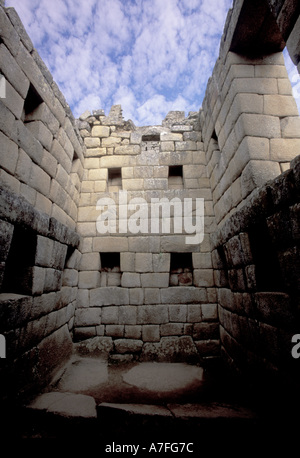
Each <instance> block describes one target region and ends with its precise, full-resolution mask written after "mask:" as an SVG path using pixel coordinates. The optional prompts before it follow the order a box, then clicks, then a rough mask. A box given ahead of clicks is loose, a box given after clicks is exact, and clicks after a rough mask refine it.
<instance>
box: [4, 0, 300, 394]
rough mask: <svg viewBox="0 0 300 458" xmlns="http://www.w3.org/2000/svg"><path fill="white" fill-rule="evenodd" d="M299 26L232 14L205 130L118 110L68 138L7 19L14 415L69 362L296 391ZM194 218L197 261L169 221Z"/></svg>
mask: <svg viewBox="0 0 300 458" xmlns="http://www.w3.org/2000/svg"><path fill="white" fill-rule="evenodd" d="M299 17H300V11H299V6H298V2H294V1H292V0H264V1H261V0H236V1H234V4H233V8H232V9H231V10H230V11H229V12H228V17H227V21H226V25H225V29H224V34H223V37H222V39H221V43H220V55H219V58H218V60H217V62H216V65H215V68H214V70H213V73H212V76H211V78H210V79H209V81H208V85H207V90H206V94H205V98H204V100H203V104H202V107H201V109H200V110H199V112H190V113H189V114H188V115H187V116H185V113H183V112H180V111H173V112H170V113H168V114H167V115H166V117H165V119H164V120H163V121H162V124H161V125H160V126H145V127H137V126H135V125H134V124H133V122H132V121H130V120H124V118H123V115H122V109H121V106H119V105H115V106H113V107H112V108H111V110H110V112H109V113H107V114H105V112H104V111H103V110H102V109H99V110H96V111H93V112H92V113H90V112H89V111H86V112H85V113H83V114H82V115H81V116H80V119H78V120H75V119H74V117H73V115H72V112H71V110H70V108H69V106H68V104H67V102H66V100H65V98H64V96H63V94H62V93H61V92H60V91H59V89H58V86H57V85H56V83H55V82H54V81H53V78H52V76H51V74H50V72H49V70H48V69H47V68H46V66H45V64H44V62H43V61H42V60H41V58H40V57H39V55H38V53H37V51H36V50H35V49H34V47H33V44H32V42H31V40H30V37H29V36H28V35H27V33H26V31H25V30H24V27H23V25H22V23H21V21H20V19H19V17H18V15H17V13H16V11H15V10H14V9H13V8H5V5H4V2H3V1H1V2H0V31H1V37H0V77H1V78H2V80H3V78H4V79H5V87H6V97H3V98H0V238H1V244H0V288H1V291H0V334H1V342H2V341H3V339H5V343H6V358H1V366H0V380H1V382H0V384H1V396H2V397H3V398H7V397H9V396H10V395H12V396H14V395H15V394H16V393H18V394H19V395H21V394H23V393H28V392H30V391H32V390H33V391H34V390H37V389H39V388H40V387H43V386H45V385H46V384H47V383H48V382H49V380H51V378H52V377H53V375H54V374H55V373H56V372H57V371H58V370H59V369H60V368H61V366H62V365H63V364H64V363H65V361H66V360H68V359H69V358H70V356H71V355H72V352H73V350H74V348H75V347H76V346H80V347H81V348H89V349H93V348H94V349H95V348H96V349H98V350H101V351H105V352H106V353H107V354H109V356H110V358H111V360H113V361H133V360H134V361H137V360H139V361H149V360H150V361H175V362H176V361H188V362H197V363H198V362H202V363H209V362H210V361H219V360H222V361H224V362H225V364H226V366H228V367H231V368H233V369H234V370H235V371H236V372H239V373H241V374H244V373H246V374H249V373H251V374H253V375H254V376H255V375H256V376H257V377H258V378H259V377H260V376H261V374H265V373H268V374H273V375H274V374H283V376H287V377H288V378H291V379H295V378H297V374H298V373H299V370H298V369H297V367H296V366H295V364H296V362H297V361H295V360H293V359H292V357H291V348H292V344H291V339H292V336H293V335H294V334H297V333H299V332H300V323H299V157H297V156H298V155H299V153H300V124H299V123H300V121H299V114H298V110H297V106H296V103H295V100H294V98H293V94H292V88H291V84H290V82H289V79H288V75H287V71H286V68H285V65H284V61H283V57H282V50H283V49H284V47H285V45H286V46H287V48H288V51H289V53H290V55H291V57H292V59H293V61H294V63H295V65H298V68H299V60H300V58H299V55H300V44H299V39H298V37H299V28H300V20H299ZM197 199H198V200H197ZM185 200H186V201H189V202H191V206H189V205H186V207H185V206H184V201H185ZM153 202H156V203H157V202H160V206H158V207H157V208H158V212H157V213H155V214H154V217H153V214H152V213H151V212H152V208H153V207H152V203H153ZM163 202H165V203H166V202H167V205H163ZM200 202H202V203H203V210H204V226H203V237H202V234H201V235H200V238H199V240H198V241H197V243H194V242H193V241H191V237H194V235H195V234H193V233H192V232H191V230H190V229H191V227H188V226H185V225H184V224H182V225H181V226H180V227H179V226H178V218H177V219H175V218H174V217H175V216H177V217H178V215H180V216H181V217H182V216H183V215H185V216H187V217H189V221H190V222H191V225H192V227H194V228H195V221H196V219H195V218H197V209H198V207H197V205H198V203H199V205H200ZM108 203H109V204H110V207H109V209H108ZM175 203H177V206H176V205H175ZM127 204H128V205H127ZM179 204H180V210H179ZM105 212H106V213H105ZM178 212H179V213H178ZM180 212H182V213H180ZM184 212H185V213H184ZM104 215H106V216H105V217H104ZM150 216H151V218H150ZM101 218H102V219H101ZM105 218H106V219H105ZM180 221H181V222H182V221H183V219H182V218H181V219H180ZM198 223H199V221H198ZM193 225H194V226H193ZM200 225H201V224H200ZM104 229H105V230H104ZM189 237H190V239H189ZM194 240H195V239H194Z"/></svg>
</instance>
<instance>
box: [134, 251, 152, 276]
mask: <svg viewBox="0 0 300 458" xmlns="http://www.w3.org/2000/svg"><path fill="white" fill-rule="evenodd" d="M135 270H136V272H152V271H153V265H152V253H136V255H135Z"/></svg>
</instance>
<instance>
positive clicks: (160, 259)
mask: <svg viewBox="0 0 300 458" xmlns="http://www.w3.org/2000/svg"><path fill="white" fill-rule="evenodd" d="M170 259H171V255H170V253H154V254H153V272H169V271H170Z"/></svg>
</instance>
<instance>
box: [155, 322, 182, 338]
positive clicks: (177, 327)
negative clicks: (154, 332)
mask: <svg viewBox="0 0 300 458" xmlns="http://www.w3.org/2000/svg"><path fill="white" fill-rule="evenodd" d="M160 335H161V336H181V335H183V323H166V324H162V325H161V326H160Z"/></svg>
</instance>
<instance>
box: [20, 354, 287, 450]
mask: <svg viewBox="0 0 300 458" xmlns="http://www.w3.org/2000/svg"><path fill="white" fill-rule="evenodd" d="M247 389H248V391H245V387H244V386H239V385H237V384H236V383H235V382H233V381H232V380H226V377H225V376H224V374H222V373H219V372H218V371H215V370H208V369H207V368H205V369H204V368H203V367H201V366H197V365H190V364H186V363H158V362H144V363H138V362H130V363H123V364H116V363H110V362H109V361H108V359H107V358H105V357H103V355H80V354H75V355H74V356H73V358H72V359H70V361H69V362H68V363H67V364H66V366H65V367H64V368H63V369H62V370H61V371H60V373H59V374H57V376H56V378H55V379H54V380H53V382H52V383H51V384H50V385H49V386H48V387H47V389H46V390H45V391H44V392H42V393H39V394H38V395H37V396H35V397H34V398H32V399H30V400H29V401H28V403H27V404H26V406H24V408H23V409H22V411H21V412H20V413H19V416H18V419H17V420H18V421H16V419H14V424H15V425H16V432H17V433H16V434H15V438H16V439H18V440H21V442H22V443H25V444H27V445H28V444H32V443H36V442H38V443H40V442H41V441H43V440H47V441H48V442H49V440H50V441H51V443H52V442H53V439H59V440H60V441H61V440H64V441H67V443H68V444H69V445H70V441H71V442H72V445H73V446H74V445H79V443H80V442H84V443H86V442H87V441H88V442H89V443H90V444H91V443H93V442H96V443H97V446H98V447H100V450H102V451H105V447H110V446H112V444H114V446H116V444H139V445H140V450H139V455H141V454H142V451H143V452H144V455H145V456H147V453H146V452H147V450H148V448H149V447H150V446H151V444H153V443H174V442H176V443H177V442H182V443H193V444H194V445H193V447H194V451H197V452H199V451H200V449H202V447H203V445H204V444H207V445H209V446H210V447H211V446H212V444H213V446H214V447H217V446H218V445H220V444H223V447H224V446H225V445H226V444H227V445H228V438H230V437H232V435H234V437H238V438H240V439H242V440H244V441H247V442H248V443H249V446H250V445H253V446H254V444H256V445H257V444H258V443H259V441H261V439H262V436H263V438H264V439H266V440H267V443H268V442H270V441H272V443H274V434H275V440H276V438H277V437H278V438H279V437H280V435H279V434H278V435H277V434H276V431H277V430H278V429H279V430H280V431H281V433H282V429H281V427H280V423H286V421H287V420H289V419H288V418H287V417H280V418H281V420H280V422H279V423H278V420H277V417H274V413H275V412H277V414H278V405H276V406H274V407H275V408H274V410H268V406H269V405H268V406H267V407H266V406H264V408H262V405H261V403H260V402H257V393H255V392H251V389H250V387H248V388H247ZM265 407H266V408H265ZM216 438H217V440H216ZM74 440H75V442H74ZM48 442H47V443H48ZM142 445H143V447H142ZM120 446H121V445H120ZM120 450H121V449H120ZM152 451H153V450H152ZM148 452H149V450H148ZM169 452H170V456H173V455H174V453H175V452H174V451H173V452H172V451H169ZM164 454H166V451H165V453H164ZM189 456H190V454H189Z"/></svg>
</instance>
